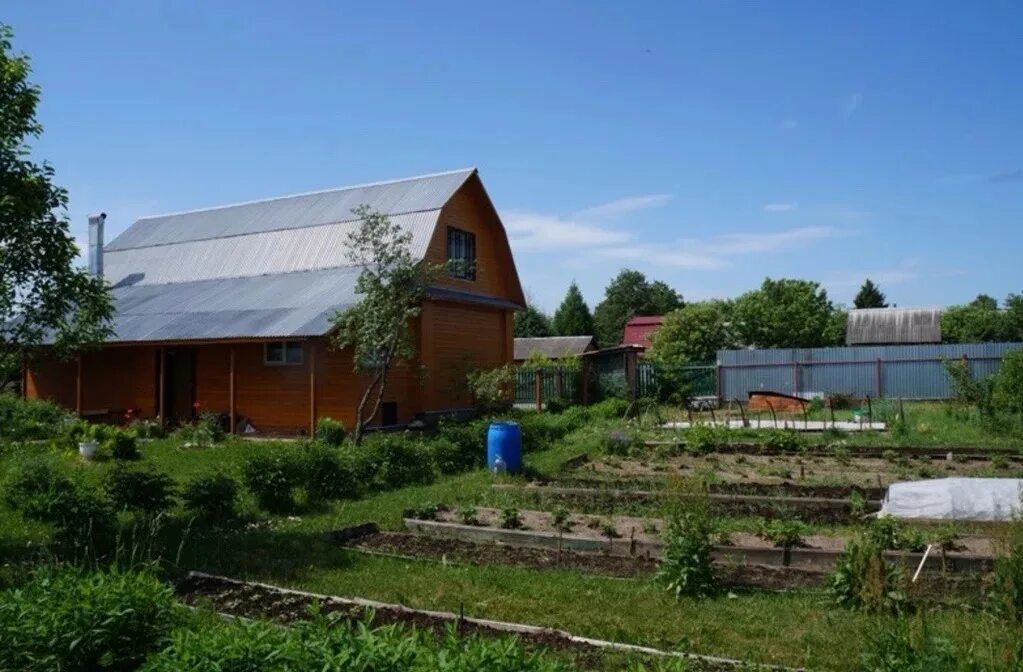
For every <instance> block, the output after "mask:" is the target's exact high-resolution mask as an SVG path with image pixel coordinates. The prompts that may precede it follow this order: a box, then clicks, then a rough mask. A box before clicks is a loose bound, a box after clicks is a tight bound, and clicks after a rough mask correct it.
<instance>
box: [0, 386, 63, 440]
mask: <svg viewBox="0 0 1023 672" xmlns="http://www.w3.org/2000/svg"><path fill="white" fill-rule="evenodd" d="M73 420H74V419H73V417H72V416H71V414H70V413H68V412H67V411H66V410H64V409H63V408H61V407H60V406H58V405H57V404H54V403H52V402H49V401H42V400H39V399H22V398H21V397H19V396H17V395H14V394H0V442H2V441H32V440H37V439H49V438H54V437H57V436H60V435H61V434H62V433H63V432H64V431H65V429H66V427H67V426H68V425H70V424H71V423H72V422H73Z"/></svg>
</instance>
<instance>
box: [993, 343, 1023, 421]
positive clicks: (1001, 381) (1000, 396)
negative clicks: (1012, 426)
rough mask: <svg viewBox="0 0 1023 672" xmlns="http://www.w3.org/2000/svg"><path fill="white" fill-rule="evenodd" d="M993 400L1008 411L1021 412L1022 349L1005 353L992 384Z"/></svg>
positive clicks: (1022, 398)
mask: <svg viewBox="0 0 1023 672" xmlns="http://www.w3.org/2000/svg"><path fill="white" fill-rule="evenodd" d="M994 402H995V404H997V405H998V407H999V408H1003V409H1005V410H1006V411H1008V412H1010V413H1023V350H1014V351H1012V352H1007V353H1005V356H1004V357H1002V365H1001V367H999V369H998V376H997V379H996V382H995V386H994Z"/></svg>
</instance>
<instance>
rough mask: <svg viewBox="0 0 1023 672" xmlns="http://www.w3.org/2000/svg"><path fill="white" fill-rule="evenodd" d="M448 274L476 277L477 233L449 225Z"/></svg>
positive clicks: (457, 276) (458, 276) (470, 278)
mask: <svg viewBox="0 0 1023 672" xmlns="http://www.w3.org/2000/svg"><path fill="white" fill-rule="evenodd" d="M448 265H449V268H448V275H450V276H451V277H453V278H460V279H462V280H475V279H476V234H475V233H469V232H468V231H462V230H461V229H456V228H454V227H452V226H449V227H448Z"/></svg>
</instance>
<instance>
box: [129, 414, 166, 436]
mask: <svg viewBox="0 0 1023 672" xmlns="http://www.w3.org/2000/svg"><path fill="white" fill-rule="evenodd" d="M128 429H129V430H131V431H132V432H135V436H137V437H138V438H140V439H162V438H163V437H165V436H167V430H166V429H164V426H163V424H162V423H160V421H159V420H140V419H138V418H136V419H134V420H132V421H131V422H129V423H128Z"/></svg>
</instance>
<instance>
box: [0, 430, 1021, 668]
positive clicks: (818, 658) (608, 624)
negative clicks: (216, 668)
mask: <svg viewBox="0 0 1023 672" xmlns="http://www.w3.org/2000/svg"><path fill="white" fill-rule="evenodd" d="M270 448H271V444H268V443H262V442H245V441H239V440H235V441H228V442H225V443H223V444H221V445H218V446H215V447H213V448H207V449H182V448H180V447H178V446H177V445H176V444H175V442H174V441H173V440H170V439H168V440H162V441H158V442H154V443H151V444H145V445H143V446H142V453H143V459H142V462H143V463H144V464H148V465H151V466H154V467H157V468H159V469H163V470H165V471H167V472H168V473H170V474H171V475H172V476H173V477H174V478H175V479H176V480H177V481H179V482H184V481H186V480H188V479H189V478H191V477H193V476H195V475H198V474H202V473H209V472H220V473H231V474H233V475H236V476H237V475H238V472H239V469H240V462H241V460H242V457H243V456H244V455H245V454H247V453H249V452H251V451H255V450H266V449H270ZM49 450H50V449H49V448H47V447H41V446H37V447H15V448H11V449H9V450H7V451H6V452H5V453H2V457H0V480H2V479H3V478H4V476H5V473H6V472H7V471H8V470H9V468H10V466H11V465H12V464H13V463H14V462H16V461H17V460H18V459H25V458H31V456H32V454H33V453H34V452H35V453H38V452H46V451H49ZM578 452H580V451H579V447H578V446H577V445H573V444H572V443H570V442H569V443H563V444H561V445H559V446H558V447H556V448H553V449H550V450H546V451H542V452H539V453H535V454H530V455H528V456H527V465H528V466H529V467H530V468H531V469H533V470H536V471H539V472H542V473H553V472H554V471H555V470H556V469H557V467H558V465H559V464H560V463H561V462H562V461H563V460H564V459H565V458H567V457H569V456H571V455H573V454H576V453H578ZM61 459H63V460H64V461H66V462H67V464H68V465H69V467H71V468H74V469H76V470H79V471H80V472H81V473H83V474H84V475H85V476H86V477H87V478H89V479H96V480H97V481H98V480H99V479H101V478H102V476H103V474H104V473H105V472H106V471H107V470H109V469H110V468H112V464H113V463H112V462H111V461H106V462H95V463H86V462H84V461H82V460H80V459H79V458H78V457H77V455H74V454H72V453H67V454H64V455H62V457H61ZM520 480H524V479H520ZM492 483H493V477H492V476H491V475H490V474H488V473H487V472H485V471H476V472H472V473H468V474H463V475H459V476H451V477H442V478H440V479H439V480H437V481H436V482H435V483H433V484H430V485H425V486H415V487H408V488H403V489H400V490H396V491H392V492H385V493H377V494H374V495H371V496H369V497H366V498H364V499H361V500H358V501H352V502H339V503H335V504H330V505H325V506H323V507H321V508H318V509H315V510H311V511H305V512H301V513H299V514H298V515H296V516H293V517H276V518H269V517H267V516H266V515H265V514H262V513H260V512H257V511H255V510H254V508H253V507H252V502H251V501H249V500H248V499H247V500H246V502H245V511H246V514H247V519H246V520H245V521H243V523H242V524H240V525H239V526H237V527H236V528H235V529H232V530H207V529H202V528H200V527H195V528H191V529H187V525H186V523H184V522H183V521H182V520H181V517H180V516H177V517H175V518H173V519H171V520H170V521H168V522H167V524H166V525H165V527H164V528H163V529H162V530H161V531H160V533H159V537H160V539H159V541H160V542H161V544H162V555H163V556H164V557H165V558H167V559H169V560H170V564H168V569H169V570H170V571H172V572H178V571H186V570H189V569H199V570H204V571H208V572H212V573H220V574H227V575H231V576H236V577H243V578H251V579H258V580H262V581H266V582H268V583H275V584H281V585H287V586H292V587H296V588H301V589H305V590H310V591H314V592H321V593H328V594H337V595H347V596H361V597H366V598H370V599H376V600H381V601H386V602H399V603H402V604H406V605H408V606H411V607H417V608H427V609H441V610H448V611H454V612H457V611H459V610H461V609H463V608H464V610H465V613H466V614H468V615H471V616H478V617H486V618H494V619H501V620H509V621H519V622H526V623H533V624H538V625H546V626H551V627H558V628H562V629H565V630H569V631H571V632H573V633H576V634H581V635H587V636H591V637H599V638H604V639H611V640H618V641H625V642H632V643H640V644H647V645H652V646H659V647H669V648H679V649H683V650H687V651H693V652H698V653H705V654H713V655H721V656H727V657H734V658H741V659H749V660H752V661H757V662H765V663H776V664H785V665H793V666H808V667H814V668H824V669H839V670H852V669H856V667H857V664H858V660H859V658H858V655H859V651H860V650H861V648H862V646H863V635H862V633H863V631H864V629H865V627H866V626H867V624H868V622H869V620H870V619H869V617H867V616H864V615H862V614H858V613H855V612H850V611H847V610H843V609H839V608H835V607H832V606H831V605H830V603H829V602H828V600H827V597H826V596H825V595H824V594H822V593H819V592H792V593H769V592H743V593H740V594H737V595H734V596H722V597H719V598H716V599H712V600H708V601H703V602H695V601H692V600H682V601H675V600H674V599H673V598H672V597H671V596H669V595H668V594H667V593H666V592H665V591H664V590H663V589H662V588H661V587H660V586H659V585H658V584H656V583H654V582H652V581H650V580H617V579H608V578H601V577H594V576H589V575H584V574H581V573H576V572H569V571H538V570H528V569H519V568H513V567H505V566H483V567H473V566H454V565H448V564H445V563H438V562H433V561H404V560H399V559H393V558H384V557H377V556H369V555H364V554H360V553H357V552H352V551H346V550H344V549H342V548H340V547H338V546H335V545H333V544H331V543H330V542H328V541H327V540H326V538H325V535H324V533H325V532H328V531H330V530H333V529H337V528H339V527H344V526H347V525H352V524H356V523H362V522H366V521H375V522H377V523H379V524H380V525H381V526H382V527H384V528H387V529H400V528H401V526H402V521H401V517H402V512H403V511H404V510H405V509H406V508H409V507H413V506H421V505H423V504H428V503H433V502H445V503H448V504H452V505H462V504H470V503H489V502H494V501H497V500H496V499H495V497H498V496H497V495H495V494H494V493H493V491H492V490H491V485H492ZM182 535H185V543H184V545H183V547H182V555H181V557H180V563H179V564H175V563H173V560H174V559H175V557H176V555H177V550H178V546H179V544H180V540H181V537H182ZM45 540H46V530H45V528H44V527H43V526H39V525H35V524H32V523H27V522H25V521H23V520H21V519H20V517H19V516H17V515H16V514H13V513H10V512H8V511H6V510H4V509H2V507H0V563H2V562H5V561H7V560H8V559H10V558H11V557H14V556H17V555H19V554H20V553H22V552H23V551H24V549H26V548H30V547H35V546H38V545H39V544H41V543H44V542H45ZM931 622H932V625H933V627H934V628H935V630H936V631H938V632H940V633H943V634H945V635H947V636H948V637H949V638H950V639H951V640H953V641H955V642H957V643H958V644H961V645H963V646H972V647H975V648H976V649H977V650H978V651H982V652H983V651H991V650H1002V649H1004V648H1005V647H1007V646H1009V645H1010V644H1011V643H1012V642H1013V641H1014V640H1015V641H1018V640H1019V639H1023V629H1020V628H1018V627H1013V626H1008V625H1006V624H1002V623H997V624H996V623H994V622H993V621H991V620H990V618H989V617H988V616H986V615H984V614H980V613H970V612H963V611H959V610H955V609H944V610H939V611H936V612H935V613H934V614H933V615H932V618H931ZM991 655H994V654H991Z"/></svg>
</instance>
